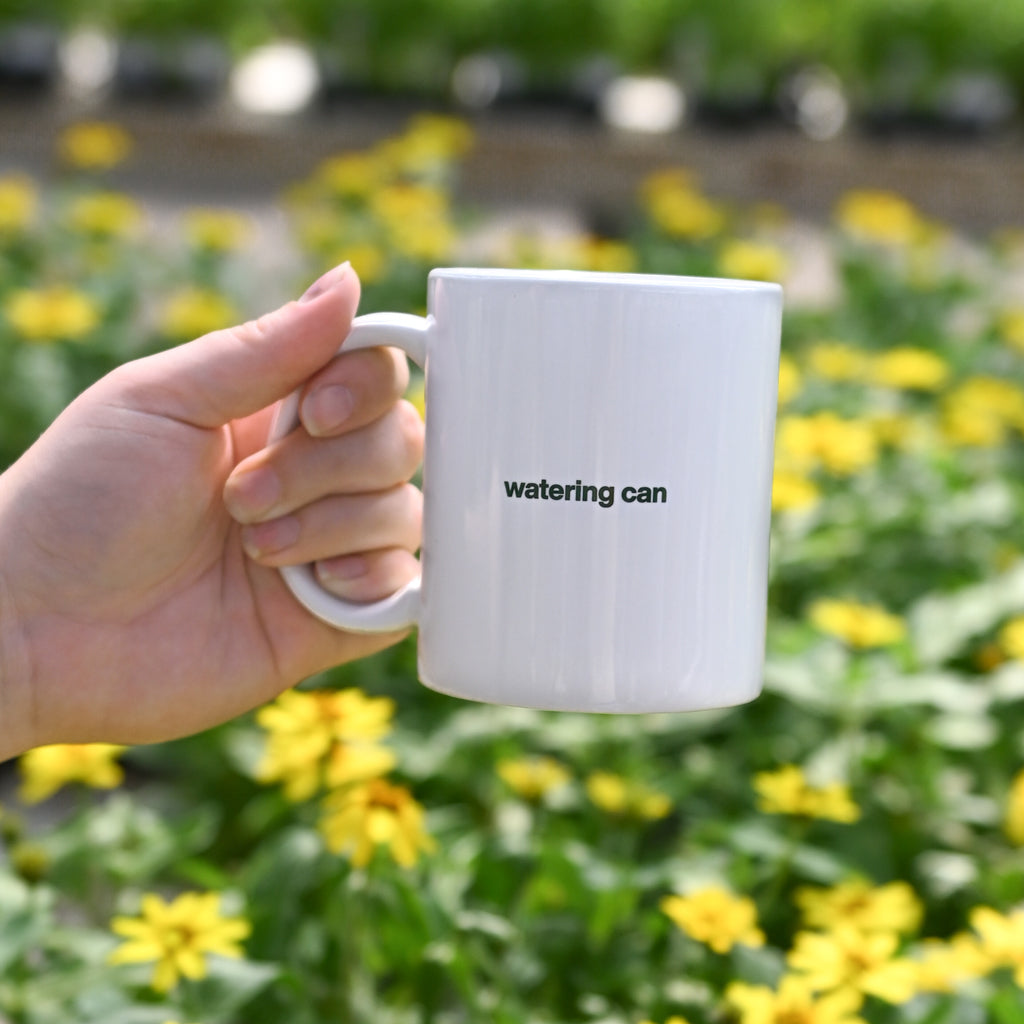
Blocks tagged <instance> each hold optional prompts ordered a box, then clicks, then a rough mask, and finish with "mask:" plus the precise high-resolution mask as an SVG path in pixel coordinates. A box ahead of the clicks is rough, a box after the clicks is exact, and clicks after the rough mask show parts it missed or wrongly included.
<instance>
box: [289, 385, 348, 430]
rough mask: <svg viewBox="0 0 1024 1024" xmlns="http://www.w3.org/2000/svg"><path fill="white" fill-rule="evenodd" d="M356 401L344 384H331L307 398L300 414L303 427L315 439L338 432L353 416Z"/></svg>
mask: <svg viewBox="0 0 1024 1024" xmlns="http://www.w3.org/2000/svg"><path fill="white" fill-rule="evenodd" d="M355 407H356V400H355V397H354V396H353V394H352V392H351V391H350V390H349V389H348V388H347V387H345V386H344V385H343V384H330V385H328V386H326V387H322V388H318V389H317V390H316V391H313V392H311V393H310V394H308V395H307V396H306V398H305V399H304V400H303V403H302V409H301V410H300V412H299V415H300V417H301V418H302V425H303V426H304V427H305V428H306V430H307V431H309V433H310V434H312V435H313V436H314V437H320V436H322V435H323V434H328V433H330V432H331V431H334V430H337V429H338V427H340V426H341V425H342V424H343V423H344V422H345V420H347V419H348V418H349V416H351V415H352V412H353V410H354V409H355Z"/></svg>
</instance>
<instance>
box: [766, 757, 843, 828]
mask: <svg viewBox="0 0 1024 1024" xmlns="http://www.w3.org/2000/svg"><path fill="white" fill-rule="evenodd" d="M754 789H755V791H756V792H757V795H758V802H757V808H758V810H759V811H762V812H763V813H765V814H796V815H801V816H803V817H807V818H824V819H826V820H828V821H839V822H843V823H844V824H848V823H850V822H854V821H857V819H858V818H860V808H859V807H858V806H857V805H856V804H855V803H854V802H853V800H852V799H851V797H850V791H849V788H848V787H847V786H846V785H845V784H844V783H841V782H830V783H826V784H825V785H824V786H813V785H811V784H810V783H809V782H808V781H807V778H806V776H805V775H804V773H803V770H802V769H801V768H800V767H799V766H797V765H795V764H787V765H783V766H782V767H781V768H779V769H777V770H776V771H773V772H758V773H757V774H756V775H755V776H754Z"/></svg>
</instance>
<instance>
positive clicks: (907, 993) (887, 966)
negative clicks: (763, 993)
mask: <svg viewBox="0 0 1024 1024" xmlns="http://www.w3.org/2000/svg"><path fill="white" fill-rule="evenodd" d="M898 946H899V936H898V935H896V934H895V932H862V931H859V930H858V929H856V928H851V927H849V926H848V925H839V926H837V927H836V928H834V929H833V930H832V931H830V932H827V933H819V932H799V933H798V934H797V936H796V938H795V939H794V941H793V948H792V949H791V950H790V951H789V953H788V954H787V956H786V962H787V963H788V964H789V966H790V968H791V969H792V970H793V971H796V972H797V973H799V974H800V975H801V976H802V977H803V979H804V980H805V981H806V983H807V984H808V985H809V986H810V987H811V988H812V989H814V991H816V992H848V993H855V994H856V996H857V998H858V1005H859V1004H860V1001H863V997H864V996H865V995H870V996H875V997H876V998H877V999H882V1000H884V1001H885V1002H887V1003H905V1002H906V1001H907V1000H908V999H911V998H913V996H914V995H915V993H916V991H917V970H916V968H915V967H914V965H913V963H911V961H909V960H907V959H904V958H901V957H897V956H896V950H897V948H898Z"/></svg>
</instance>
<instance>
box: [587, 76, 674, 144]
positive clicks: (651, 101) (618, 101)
mask: <svg viewBox="0 0 1024 1024" xmlns="http://www.w3.org/2000/svg"><path fill="white" fill-rule="evenodd" d="M600 111H601V117H602V118H603V119H604V121H605V123H606V124H608V125H610V126H611V127H612V128H619V129H622V130H624V131H632V132H647V133H652V134H657V133H663V132H671V131H674V130H675V129H676V128H678V127H679V126H680V125H681V124H682V123H683V118H684V117H685V116H686V97H685V96H684V95H683V90H682V89H680V88H679V86H678V85H677V84H676V83H675V82H673V81H672V80H671V79H668V78H657V77H653V76H650V77H647V76H643V77H641V76H632V75H624V76H623V77H621V78H616V79H615V80H614V81H613V82H611V83H610V84H609V85H608V87H607V88H606V89H605V91H604V93H603V94H602V96H601V101H600Z"/></svg>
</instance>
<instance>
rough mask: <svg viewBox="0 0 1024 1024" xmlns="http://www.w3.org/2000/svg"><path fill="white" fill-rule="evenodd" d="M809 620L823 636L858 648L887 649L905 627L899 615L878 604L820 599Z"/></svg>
mask: <svg viewBox="0 0 1024 1024" xmlns="http://www.w3.org/2000/svg"><path fill="white" fill-rule="evenodd" d="M809 615H810V619H811V622H813V623H814V625H815V626H817V627H818V629H820V630H821V631H822V632H823V633H828V634H830V635H831V636H835V637H838V638H839V639H840V640H842V641H843V642H844V643H847V644H849V645H850V646H851V647H856V648H858V649H861V650H863V649H866V648H869V647H888V646H889V645H890V644H895V643H898V642H899V641H900V640H902V639H903V637H904V636H905V634H906V631H907V629H906V625H905V624H904V622H903V619H901V618H900V617H899V616H898V615H893V614H892V613H891V612H887V611H886V610H885V609H884V608H882V607H881V606H880V605H874V604H860V603H858V602H856V601H838V600H835V599H832V598H822V599H821V600H819V601H815V602H814V604H812V605H811V609H810V613H809Z"/></svg>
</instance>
